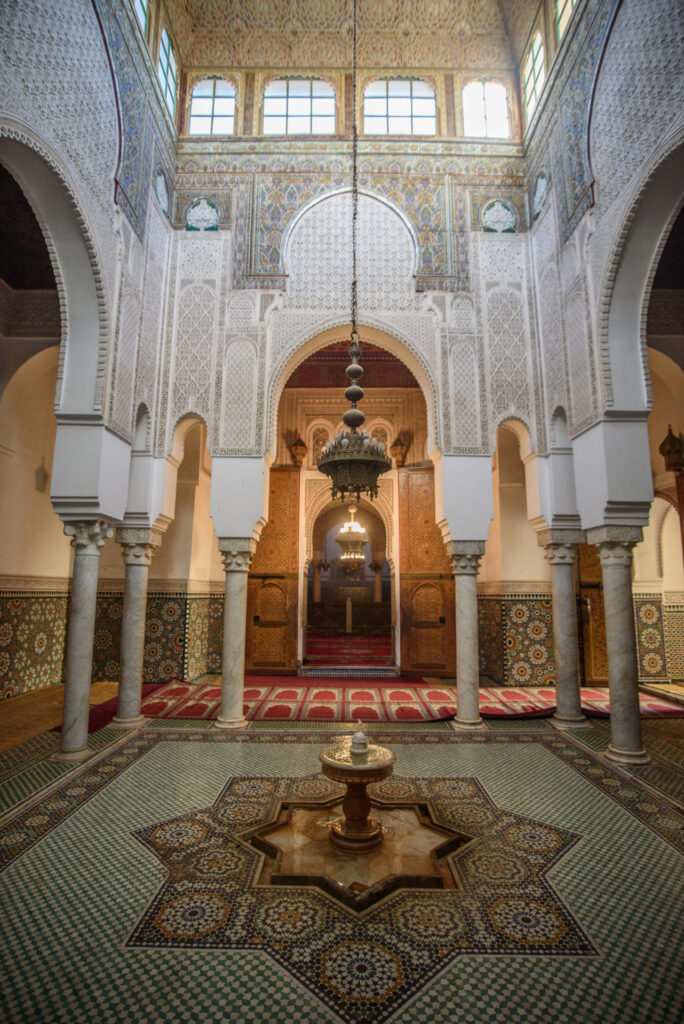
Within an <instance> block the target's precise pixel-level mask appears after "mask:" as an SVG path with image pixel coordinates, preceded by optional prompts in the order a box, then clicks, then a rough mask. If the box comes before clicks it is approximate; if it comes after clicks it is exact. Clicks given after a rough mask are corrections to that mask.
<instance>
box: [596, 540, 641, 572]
mask: <svg viewBox="0 0 684 1024" xmlns="http://www.w3.org/2000/svg"><path fill="white" fill-rule="evenodd" d="M635 543H636V542H635V541H618V540H604V541H602V542H601V543H600V544H596V545H595V547H597V548H598V553H599V558H600V560H601V567H602V568H609V567H611V566H614V565H621V566H624V567H625V568H629V567H630V566H631V564H632V548H633V547H634V545H635Z"/></svg>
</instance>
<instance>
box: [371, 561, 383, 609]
mask: <svg viewBox="0 0 684 1024" xmlns="http://www.w3.org/2000/svg"><path fill="white" fill-rule="evenodd" d="M373 572H374V573H375V576H374V578H373V601H374V603H375V604H382V565H380V566H376V567H375V568H374V570H373Z"/></svg>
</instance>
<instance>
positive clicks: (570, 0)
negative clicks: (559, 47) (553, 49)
mask: <svg viewBox="0 0 684 1024" xmlns="http://www.w3.org/2000/svg"><path fill="white" fill-rule="evenodd" d="M555 4H556V31H557V32H558V42H559V43H560V41H561V39H562V38H563V36H564V34H565V30H566V28H567V27H568V24H569V22H570V16H571V14H572V12H573V10H574V8H575V7H576V5H577V0H555Z"/></svg>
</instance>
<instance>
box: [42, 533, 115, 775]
mask: <svg viewBox="0 0 684 1024" xmlns="http://www.w3.org/2000/svg"><path fill="white" fill-rule="evenodd" d="M64 532H65V534H66V535H67V537H71V546H72V548H73V549H74V570H73V576H72V580H71V600H70V604H69V623H68V628H67V642H66V659H65V666H64V711H63V714H62V738H61V742H60V749H59V753H57V754H55V755H54V756H53V758H52V759H53V760H55V761H83V760H85V758H86V757H89V756H90V754H91V751H90V750H89V749H88V714H89V710H90V699H89V698H90V683H91V679H92V674H93V641H94V638H95V611H96V604H97V575H98V568H99V564H100V549H101V548H102V547H103V545H104V542H105V540H106V539H107V538H108V537H111V536H112V534H113V530H112V528H111V527H110V526H109V525H108V524H107V523H103V522H102V521H101V520H99V519H94V520H88V521H84V522H74V523H66V525H65V527H64Z"/></svg>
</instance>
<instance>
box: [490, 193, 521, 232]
mask: <svg viewBox="0 0 684 1024" xmlns="http://www.w3.org/2000/svg"><path fill="white" fill-rule="evenodd" d="M517 223H518V218H517V216H516V213H515V210H514V209H513V207H512V206H510V205H509V204H508V203H505V202H504V201H503V199H492V201H491V202H490V203H487V205H486V206H485V208H484V209H483V211H482V225H483V227H484V229H485V231H496V232H498V233H499V234H513V233H514V232H515V229H516V226H517Z"/></svg>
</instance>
